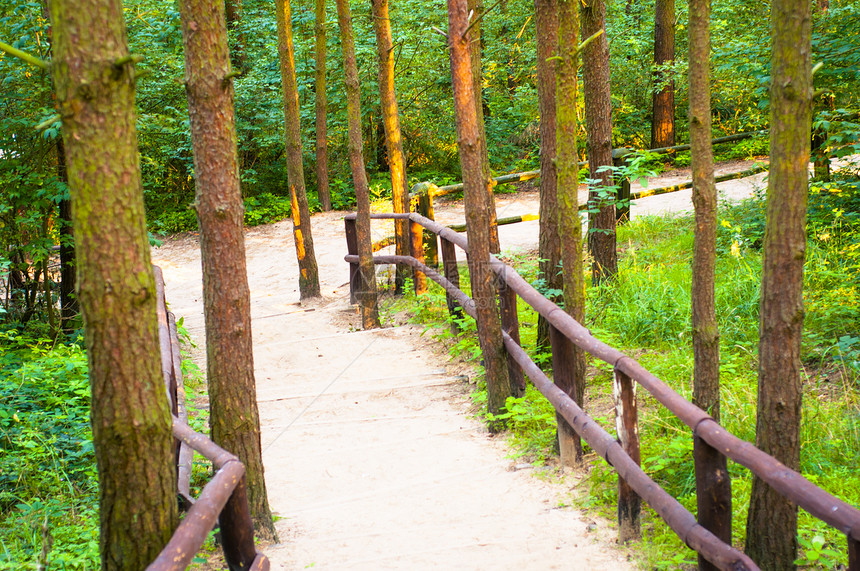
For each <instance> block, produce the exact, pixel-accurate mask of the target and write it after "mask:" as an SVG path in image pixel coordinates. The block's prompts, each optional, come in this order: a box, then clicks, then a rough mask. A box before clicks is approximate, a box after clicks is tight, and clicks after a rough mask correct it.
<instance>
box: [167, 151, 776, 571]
mask: <svg viewBox="0 0 860 571" xmlns="http://www.w3.org/2000/svg"><path fill="white" fill-rule="evenodd" d="M743 168H744V165H742V164H738V165H734V166H733V170H742V169H743ZM759 176H761V175H759ZM759 180H760V179H759ZM663 184H675V182H674V181H673V180H672V179H671V178H669V177H667V178H662V179H660V180H659V181H657V180H655V181H652V184H651V185H652V187H654V186H657V185H663ZM719 188H728V189H729V191H728V192H731V193H732V196H733V197H737V196H738V195H740V194H749V193H751V189H752V183H751V182H750V180H749V179H746V180H743V181H730V182H728V183H724V184H723V185H720V186H719ZM634 190H635V189H634ZM689 193H690V191H686V192H680V193H675V194H669V195H663V196H658V197H651V198H646V199H642V200H640V201H637V203H634V205H633V207H632V210H633V215H634V216H636V215H637V214H642V213H645V212H649V213H652V212H660V211H661V210H682V209H685V208H691V207H690V206H689ZM684 196H686V197H687V198H686V202H685V199H684ZM537 205H538V196H537V192H520V193H517V194H510V195H498V196H497V210H498V215H499V216H500V217H501V216H510V215H516V214H527V213H536V212H537ZM342 216H343V213H324V214H317V215H314V216H313V217H312V225H313V234H314V244H315V248H316V254H317V260H318V263H319V268H320V278H321V282H322V291H323V298H322V299H320V300H317V301H314V302H312V303H306V304H300V303H299V296H298V283H297V280H296V278H295V276H296V275H297V265H296V258H295V250H294V248H293V244H292V233H291V227H292V226H291V223H290V222H289V221H283V222H279V223H277V224H272V225H269V226H264V227H259V228H255V229H249V230H248V231H247V232H246V246H247V257H248V278H249V283H250V287H251V297H252V317H253V327H254V359H255V371H256V379H257V397H258V401H259V406H260V415H261V424H262V444H263V460H264V463H265V466H266V480H267V484H268V490H269V499H270V502H271V504H272V509H273V511H274V512H275V513H276V514H277V515H278V516H279V517H280V520H279V521H278V524H277V526H278V530H279V533H280V539H281V543H280V544H277V545H272V546H267V547H266V548H265V552H266V554H267V555H268V556H269V557H270V559H271V560H272V564H273V565H272V568H273V569H276V570H279V569H305V568H311V567H312V568H315V569H317V568H318V569H475V570H478V569H511V570H513V569H534V570H545V569H564V570H573V569H582V570H592V569H612V570H615V569H629V568H632V566H631V564H630V563H628V562H627V554H626V552H624V551H623V550H621V549H619V548H618V547H617V546H616V545H615V541H614V537H615V531H614V526H612V525H611V524H610V523H608V522H605V521H601V522H597V523H595V522H593V521H591V520H589V519H588V518H587V517H585V516H583V515H582V514H581V513H580V512H579V511H578V510H576V509H574V508H571V507H569V506H568V504H569V503H570V501H571V495H576V494H578V493H584V492H583V491H582V490H581V489H579V488H576V486H575V485H576V482H575V477H574V476H568V477H567V478H566V479H563V478H558V477H555V478H552V480H553V481H548V478H536V477H534V473H533V469H532V468H531V466H529V465H522V464H517V463H516V461H513V460H510V459H508V458H506V453H507V450H506V448H505V444H504V443H503V442H499V441H498V440H494V439H492V438H491V437H490V436H489V435H488V434H487V433H486V431H485V429H484V428H483V426H482V425H481V423H480V422H478V421H477V420H475V419H474V418H472V417H471V416H470V403H469V399H468V393H469V391H470V387H471V385H469V383H468V382H466V378H467V377H469V376H471V375H472V371H471V370H469V369H468V368H464V367H463V366H462V365H459V364H456V363H451V362H450V361H449V359H448V356H447V355H446V354H443V353H441V352H439V350H438V348H437V347H436V346H435V344H434V343H433V342H432V341H431V340H429V339H428V338H425V337H423V336H422V335H421V330H420V329H418V328H416V327H413V326H410V325H397V326H394V327H387V328H385V329H381V330H376V331H369V332H363V331H357V330H356V326H357V319H356V315H355V312H354V310H353V309H352V308H350V306H349V304H348V288H347V286H346V282H347V278H348V270H347V265H346V263H345V262H343V256H344V255H345V253H346V246H345V239H344V236H343V221H342ZM436 217H437V219H438V220H440V221H443V222H446V223H449V222H461V221H462V220H463V211H462V203H461V202H459V203H458V202H449V203H440V204H438V205H437V207H436ZM537 224H538V223H537V222H536V221H534V222H525V223H521V224H516V225H511V226H505V227H502V228H501V229H500V237H501V241H502V247H503V249H504V250H517V249H519V250H528V249H532V248H534V247H535V245H536V244H537ZM388 232H389V229H387V228H385V227H384V226H383V225H376V226H374V234H375V238H379V237H382V236H384V235H386V234H387V233H388ZM153 259H154V263H156V264H158V265H160V266H161V267H162V269H163V271H164V276H165V279H166V281H167V299H168V300H169V302H170V305H171V310H172V311H173V312H175V313H176V315H177V316H183V317H184V318H185V323H186V326H187V328H188V330H189V332H190V334H191V335H192V337H193V338H194V339H195V340H196V341H197V343H198V344H199V345H200V346H201V347H202V346H203V344H204V339H203V306H202V297H201V295H202V294H201V291H202V286H201V275H200V271H201V270H200V251H199V248H198V245H197V239H196V236H194V235H185V236H180V237H175V238H171V239H168V240H167V241H165V243H164V245H163V246H162V247H160V248H158V249H156V250H154V252H153ZM195 359H196V360H197V361H198V363H199V364H200V365H201V367H203V368H204V370H205V364H204V363H203V360H204V359H205V353H204V351H203V350H202V349H198V350H197V351H196V355H195Z"/></svg>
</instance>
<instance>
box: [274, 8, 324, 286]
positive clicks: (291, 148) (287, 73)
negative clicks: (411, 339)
mask: <svg viewBox="0 0 860 571" xmlns="http://www.w3.org/2000/svg"><path fill="white" fill-rule="evenodd" d="M275 11H276V13H277V14H276V15H277V21H278V56H279V58H280V62H281V83H282V84H283V89H284V138H285V141H286V154H287V182H288V183H289V186H290V201H291V202H292V217H293V238H294V240H295V243H296V257H297V258H298V260H299V295H300V296H301V299H308V298H312V297H318V296H319V295H320V278H319V271H318V269H317V259H316V255H315V254H314V240H313V236H311V211H310V208H309V207H308V197H307V194H305V169H304V165H303V164H302V128H301V117H300V115H299V89H298V86H297V85H296V58H295V50H294V49H293V23H292V14H291V10H290V0H277V1H276V2H275Z"/></svg>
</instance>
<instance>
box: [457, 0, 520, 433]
mask: <svg viewBox="0 0 860 571" xmlns="http://www.w3.org/2000/svg"><path fill="white" fill-rule="evenodd" d="M468 14H469V11H468V8H467V5H466V0H448V46H449V49H450V54H451V79H452V85H453V88H454V113H455V117H456V120H457V146H458V149H459V154H460V168H461V170H462V171H463V185H464V192H463V194H464V198H465V201H466V227H467V229H468V230H467V231H468V236H469V278H470V281H471V285H472V298H473V299H474V300H475V310H476V314H477V325H478V342H479V344H480V345H481V353H482V355H483V357H484V371H485V377H486V381H487V409H488V411H489V412H490V413H491V414H499V413H500V412H501V411H502V410H504V407H505V402H506V401H507V398H508V397H509V396H512V395H513V394H514V388H513V387H512V386H511V382H510V378H509V376H508V365H507V358H506V353H505V349H504V344H503V342H502V326H501V322H500V321H499V320H500V314H499V306H498V304H497V303H496V286H495V284H496V280H495V278H494V275H493V271H492V270H491V269H490V265H489V260H490V249H491V241H490V203H489V198H490V196H491V195H490V194H489V193H488V192H487V187H488V182H487V177H486V176H485V173H484V170H483V166H482V162H481V145H480V141H479V138H480V134H479V133H480V131H479V129H478V117H477V112H476V111H475V97H476V94H475V91H474V83H473V82H472V69H471V64H472V62H471V56H470V50H469V39H470V38H469V36H468V35H464V32H465V31H466V28H467V26H468V24H467V21H468ZM489 428H490V430H491V431H497V430H500V429H501V428H502V425H501V423H499V422H497V421H490V425H489Z"/></svg>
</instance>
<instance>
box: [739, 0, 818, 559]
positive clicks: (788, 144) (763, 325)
mask: <svg viewBox="0 0 860 571" xmlns="http://www.w3.org/2000/svg"><path fill="white" fill-rule="evenodd" d="M811 27H812V17H811V7H810V0H774V1H773V2H772V3H771V44H772V55H771V84H770V175H769V177H768V189H767V227H766V229H765V237H764V253H763V261H762V276H761V308H760V312H759V313H760V316H759V349H758V350H759V368H758V407H757V415H756V446H758V447H759V448H760V449H761V450H763V451H764V452H766V453H768V454H770V455H771V456H774V457H775V458H776V459H777V460H779V461H780V462H782V463H783V464H785V465H786V466H788V467H789V468H792V469H794V470H798V469H799V468H800V420H801V394H802V392H801V375H802V374H803V369H802V365H801V362H800V342H801V334H802V331H803V314H804V310H803V262H804V258H805V255H806V200H807V194H808V172H807V169H808V165H809V153H810V149H809V147H810V140H809V130H810V125H811V121H812V119H811V114H812V111H811V110H812V77H811V68H812V62H811V60H810V56H811V52H812V49H811ZM796 538H797V506H796V505H795V504H793V503H792V502H791V501H789V500H788V499H786V498H783V497H782V496H780V495H779V494H777V493H776V492H775V491H774V490H773V489H771V488H770V487H769V486H768V485H767V484H765V483H764V482H763V481H762V480H761V479H759V478H756V477H754V478H753V486H752V493H751V496H750V508H749V514H748V517H747V538H746V539H747V540H746V552H747V554H748V555H749V556H750V557H751V558H752V559H753V561H755V562H756V563H757V564H758V565H759V566H760V567H761V568H762V569H793V568H794V560H795V558H796V557H797V539H796Z"/></svg>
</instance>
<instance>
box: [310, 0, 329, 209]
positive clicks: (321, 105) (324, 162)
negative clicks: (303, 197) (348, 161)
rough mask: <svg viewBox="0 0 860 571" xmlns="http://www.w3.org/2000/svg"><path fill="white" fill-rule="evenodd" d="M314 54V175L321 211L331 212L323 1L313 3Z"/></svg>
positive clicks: (318, 0) (317, 0)
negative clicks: (315, 176)
mask: <svg viewBox="0 0 860 571" xmlns="http://www.w3.org/2000/svg"><path fill="white" fill-rule="evenodd" d="M314 13H315V19H314V42H315V43H314V54H315V58H314V59H315V64H316V68H315V71H314V88H315V90H316V94H315V95H316V105H315V110H316V114H315V115H316V175H317V196H318V197H319V199H320V204H321V205H322V209H323V210H325V211H329V210H331V190H330V189H329V183H328V133H327V127H326V115H327V114H328V97H327V95H326V90H325V89H326V80H325V79H326V78H325V74H326V62H325V59H326V20H325V0H316V1H315V3H314Z"/></svg>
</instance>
